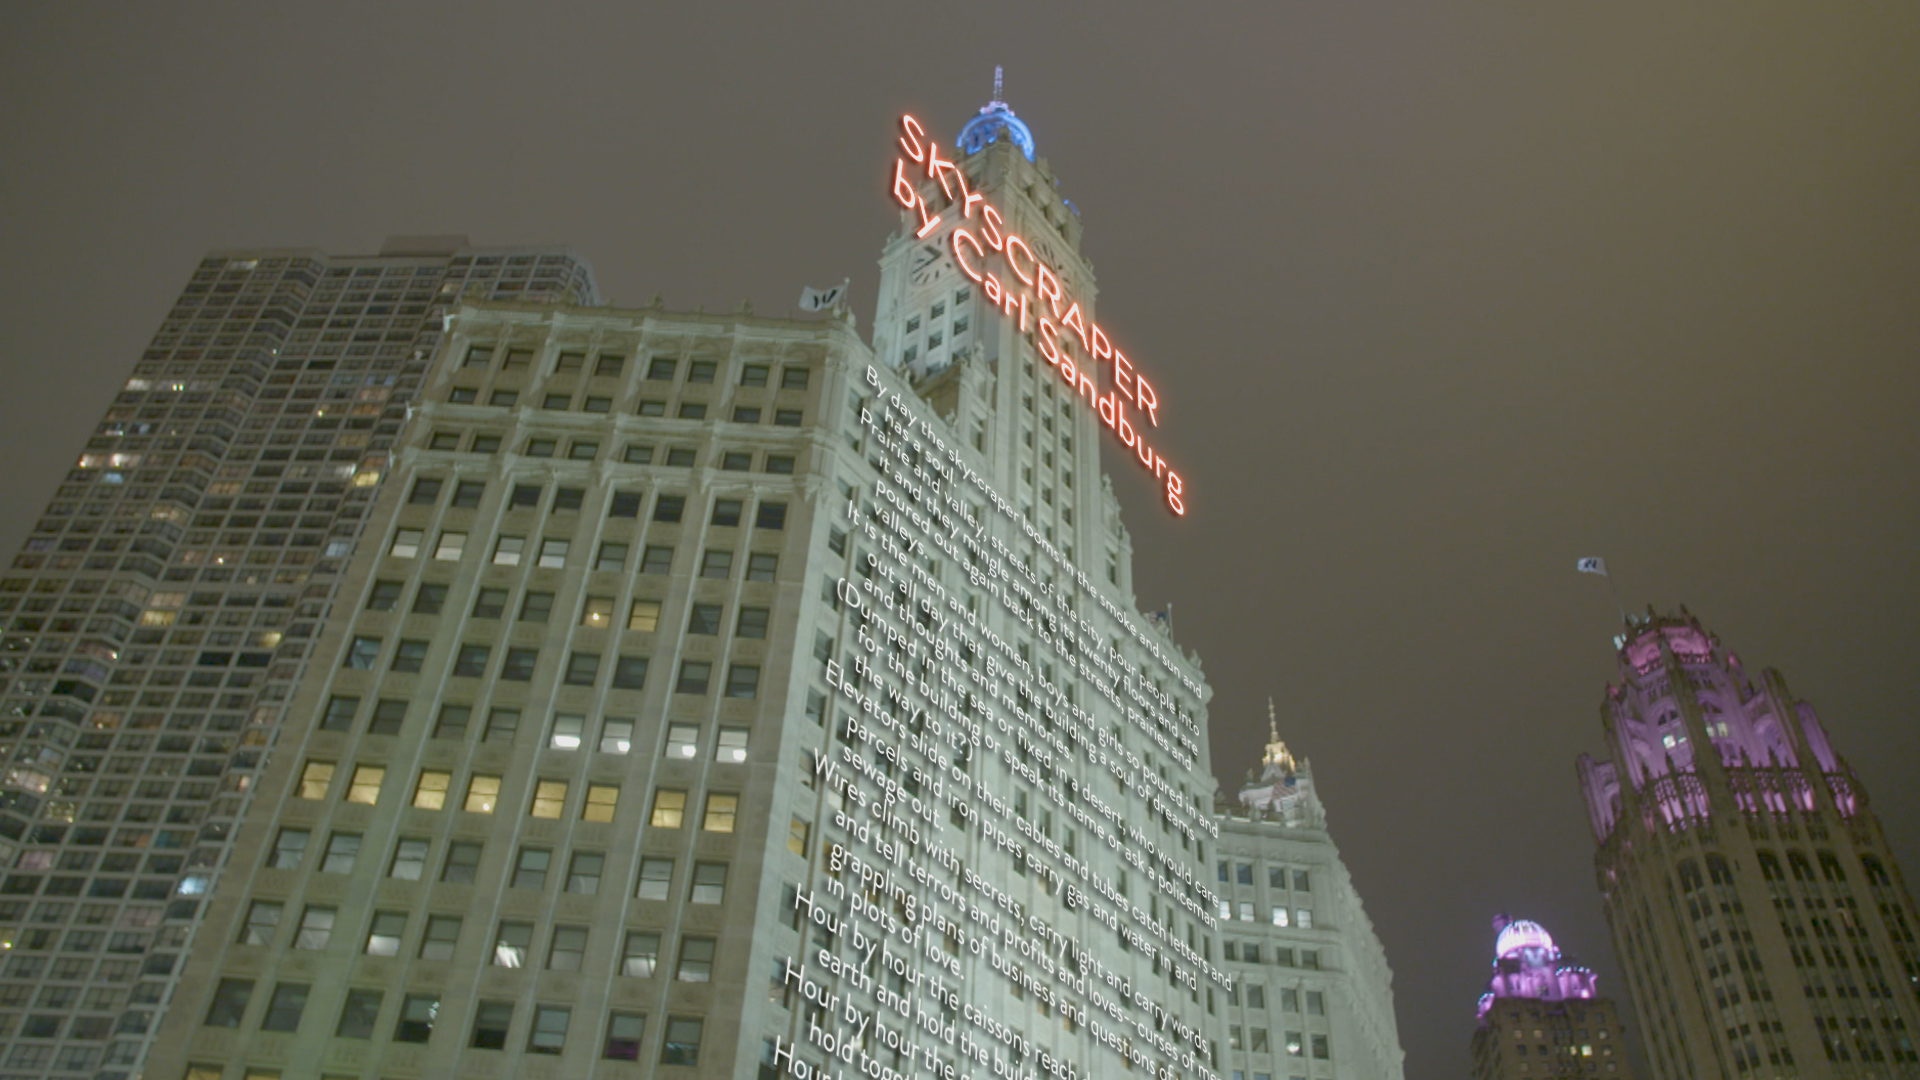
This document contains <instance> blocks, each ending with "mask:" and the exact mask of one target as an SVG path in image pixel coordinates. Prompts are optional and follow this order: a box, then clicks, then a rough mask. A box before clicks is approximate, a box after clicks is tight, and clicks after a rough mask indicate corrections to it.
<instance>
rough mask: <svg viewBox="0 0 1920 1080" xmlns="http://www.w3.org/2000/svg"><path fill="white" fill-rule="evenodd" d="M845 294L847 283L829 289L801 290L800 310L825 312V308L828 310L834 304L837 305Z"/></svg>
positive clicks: (810, 288)
mask: <svg viewBox="0 0 1920 1080" xmlns="http://www.w3.org/2000/svg"><path fill="white" fill-rule="evenodd" d="M846 294H847V283H846V282H844V281H843V282H841V283H840V284H838V285H835V286H834V287H833V288H831V289H815V288H812V287H808V288H805V289H801V290H800V310H801V311H825V310H826V309H827V308H830V307H832V306H834V305H835V304H838V303H839V302H840V298H841V297H843V296H845V295H846Z"/></svg>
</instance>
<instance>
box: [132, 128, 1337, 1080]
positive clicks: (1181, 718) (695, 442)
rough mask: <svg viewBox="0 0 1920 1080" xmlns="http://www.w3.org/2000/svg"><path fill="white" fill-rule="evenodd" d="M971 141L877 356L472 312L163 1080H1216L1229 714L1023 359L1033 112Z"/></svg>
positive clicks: (1082, 312)
mask: <svg viewBox="0 0 1920 1080" xmlns="http://www.w3.org/2000/svg"><path fill="white" fill-rule="evenodd" d="M956 141H957V144H958V150H959V153H955V152H954V151H953V150H949V149H946V147H947V146H948V145H950V144H948V143H945V142H942V141H939V140H935V139H933V138H932V137H931V136H928V135H926V129H925V128H924V127H921V126H920V125H919V124H918V122H917V121H912V120H910V119H909V120H908V121H903V127H902V132H901V147H902V150H901V153H902V155H903V157H902V163H901V166H900V172H898V173H896V175H895V176H894V178H893V179H894V181H895V183H894V184H893V191H894V195H895V198H896V199H901V200H903V201H902V205H903V207H905V208H906V213H905V214H904V215H903V229H902V232H901V233H900V234H899V235H896V236H895V237H894V238H893V239H892V240H891V241H889V243H888V244H887V246H886V248H885V250H884V252H883V254H882V257H881V267H882V276H881V286H880V299H879V311H880V315H879V319H878V321H877V323H876V326H875V329H874V346H873V348H872V349H871V350H870V349H869V348H868V346H867V345H866V344H865V343H863V342H862V341H861V340H860V338H859V337H858V336H857V335H856V334H855V333H854V330H853V327H852V321H851V319H850V318H845V317H829V318H826V319H825V320H818V321H790V320H785V319H768V318H758V317H753V316H750V315H746V314H740V315H734V316H707V315H696V314H686V313H670V312H666V311H662V310H659V309H657V308H650V309H615V308H589V307H576V306H568V305H531V304H524V303H507V302H492V303H473V304H468V305H465V306H463V307H461V308H460V310H459V311H458V312H457V313H456V314H455V316H454V318H453V321H452V327H451V332H450V334H449V335H448V336H447V337H446V338H445V339H444V340H443V341H442V342H441V343H440V346H439V349H438V351H437V352H436V354H435V357H434V361H433V363H432V365H431V367H430V370H429V372H428V374H427V377H426V380H425V385H424V389H423V392H422V393H421V395H420V397H419V400H418V404H417V407H416V410H415V414H414V417H413V421H412V423H411V424H409V425H408V426H407V427H406V428H405V430H404V431H403V432H402V434H401V436H400V440H401V445H400V446H399V448H398V450H397V453H396V456H395V464H394V467H393V473H392V476H391V477H390V482H389V483H388V485H387V486H386V487H385V488H384V490H383V491H382V493H381V495H380V498H379V501H378V504H377V507H376V508H375V510H374V511H373V513H372V514H371V516H370V518H369V524H368V527H367V532H366V537H365V541H364V542H363V543H362V544H361V546H360V547H359V549H358V550H357V551H356V553H355V554H354V557H353V560H352V563H351V568H350V569H349V570H348V572H347V578H346V582H345V584H344V585H343V586H342V589H341V591H340V594H339V600H338V602H337V603H336V604H335V606H334V611H333V615H332V617H331V618H329V619H328V621H327V623H326V626H325V629H324V631H323V632H322V635H321V639H320V644H319V645H318V655H319V656H320V657H321V658H322V662H320V663H318V664H316V665H314V666H313V667H312V669H311V670H310V672H309V674H308V677H307V678H305V679H304V680H302V682H301V683H300V686H299V689H298V690H297V691H296V692H295V694H294V696H293V700H292V704H291V707H290V709H289V715H290V720H289V722H288V723H287V724H286V726H285V728H284V730H283V731H282V734H281V736H280V740H279V742H278V744H277V746H276V748H275V753H274V755H273V758H272V760H271V761H270V763H269V765H268V768H267V769H266V772H265V774H264V775H263V776H262V778H261V780H260V782H259V785H258V793H257V795H256V798H255V803H254V806H255V812H254V813H252V814H250V815H249V817H248V820H247V823H246V824H245V826H244V827H243V828H242V829H241V832H240V837H239V839H238V841H237V844H236V847H235V853H234V856H233V866H232V869H231V871H230V872H229V873H227V874H226V875H225V876H224V877H223V878H222V880H221V881H220V883H219V884H218V885H217V886H216V888H215V893H214V898H213V899H212V901H211V902H210V904H209V910H208V914H207V917H206V929H205V931H204V933H203V934H202V938H201V945H200V946H199V947H197V948H196V949H195V951H194V954H193V956H192V958H191V959H190V961H189V964H188V972H189V978H188V980H187V983H186V984H185V985H183V987H182V989H181V991H180V993H179V994H178V995H177V996H176V998H175V1002H174V1005H173V1007H172V1008H171V1009H170V1010H169V1012H168V1015H167V1017H166V1020H165V1025H164V1029H163V1031H164V1035H163V1037H162V1039H161V1048H160V1049H159V1050H158V1051H157V1053H156V1056H155V1057H154V1058H153V1059H152V1063H151V1072H152V1074H153V1075H156V1076H160V1077H165V1078H166V1080H174V1078H175V1077H180V1076H186V1077H192V1078H193V1080H211V1078H214V1077H226V1078H230V1080H231V1078H237V1077H242V1076H255V1075H273V1074H276V1073H277V1074H279V1075H282V1076H285V1077H288V1078H291V1077H294V1076H303V1077H312V1076H324V1077H334V1076H342V1077H344V1076H363V1075H369V1074H370V1073H371V1071H372V1070H376V1069H377V1070H378V1073H379V1075H381V1076H383V1077H427V1076H463V1077H464V1076H533V1077H538V1076H555V1077H558V1076H578V1075H589V1074H591V1075H604V1076H619V1075H655V1074H658V1075H663V1076H674V1075H685V1076H695V1075H698V1076H716V1077H717V1076H729V1077H738V1076H752V1075H756V1074H758V1075H762V1076H772V1075H780V1074H792V1075H794V1076H796V1077H800V1078H802V1080H805V1078H808V1077H814V1076H823V1077H824V1076H829V1075H849V1076H851V1075H856V1074H864V1075H868V1076H875V1077H884V1076H889V1075H901V1076H919V1075H928V1076H938V1077H954V1076H967V1075H975V1076H988V1075H995V1074H1001V1075H1033V1076H1056V1077H1063V1078H1065V1077H1082V1076H1093V1075H1107V1074H1111V1073H1113V1072H1116V1071H1118V1070H1120V1069H1122V1068H1125V1067H1128V1066H1129V1064H1130V1065H1131V1066H1132V1067H1134V1068H1140V1069H1149V1068H1150V1069H1155V1070H1170V1071H1171V1072H1173V1073H1175V1074H1178V1075H1186V1076H1196V1077H1205V1076H1209V1075H1213V1071H1214V1070H1215V1069H1216V1068H1217V1067H1218V1063H1219V1061H1220V1058H1219V1050H1218V1047H1217V1046H1216V1045H1215V1041H1214V1034H1215V1030H1216V1027H1215V1020H1214V1018H1215V1017H1217V1016H1219V1015H1220V1009H1221V1008H1222V1007H1223V1003H1224V1001H1225V995H1226V993H1227V990H1228V987H1229V986H1230V985H1231V978H1230V976H1228V975H1227V974H1226V973H1225V972H1224V971H1223V970H1222V969H1220V968H1219V967H1218V966H1217V965H1216V963H1215V960H1216V957H1217V955H1218V954H1217V948H1216V943H1215V941H1214V938H1215V937H1216V936H1217V932H1218V917H1217V905H1218V897H1217V896H1216V895H1215V894H1214V893H1213V892H1212V890H1211V888H1210V887H1209V886H1210V882H1209V880H1208V875H1207V874H1206V873H1205V872H1204V871H1203V870H1202V868H1203V867H1205V866H1208V865H1210V853H1211V851H1212V850H1213V848H1214V846H1215V843H1216V840H1215V833H1216V832H1217V830H1218V825H1217V823H1216V822H1215V820H1214V817H1213V815H1212V813H1211V806H1212V804H1211V801H1210V797H1211V791H1212V787H1213V782H1212V780H1211V778H1210V777H1209V776H1208V775H1207V773H1206V770H1207V764H1206V758H1207V743H1206V726H1205V711H1204V710H1205V703H1206V699H1207V697H1208V690H1207V688H1206V686H1205V683H1204V681H1203V679H1202V677H1201V675H1200V672H1199V668H1198V664H1197V662H1196V661H1195V660H1193V659H1192V658H1191V657H1189V656H1187V655H1186V654H1185V653H1183V652H1182V651H1181V650H1180V649H1179V648H1178V647H1177V646H1175V645H1174V643H1173V642H1172V640H1171V639H1170V638H1168V637H1167V636H1166V635H1165V634H1164V633H1162V632H1161V631H1160V630H1158V629H1157V628H1155V627H1154V626H1152V625H1151V624H1150V623H1149V622H1148V621H1147V620H1146V619H1145V618H1144V617H1143V616H1141V615H1140V614H1139V613H1138V612H1137V610H1135V607H1134V604H1133V602H1132V598H1131V595H1130V591H1129V590H1130V571H1131V568H1130V565H1129V557H1128V543H1127V539H1126V533H1125V530H1124V529H1123V528H1122V526H1121V525H1120V522H1119V516H1118V506H1117V503H1116V501H1115V497H1114V495H1113V493H1112V489H1111V487H1110V486H1108V485H1106V484H1104V483H1103V482H1102V477H1101V474H1100V470H1099V456H1100V455H1099V448H1100V445H1101V440H1102V438H1103V436H1102V428H1103V427H1106V428H1108V430H1110V431H1117V430H1118V427H1119V425H1118V424H1117V423H1115V422H1114V421H1108V420H1106V419H1105V417H1106V416H1118V415H1120V413H1119V412H1118V410H1117V409H1116V408H1115V404H1114V401H1113V391H1108V393H1107V394H1106V395H1104V400H1105V403H1106V409H1105V412H1104V414H1103V412H1102V410H1101V408H1100V403H1099V401H1096V400H1095V398H1096V397H1097V396H1100V395H1097V394H1096V393H1095V392H1094V389H1095V388H1094V382H1093V381H1092V376H1095V375H1103V374H1104V373H1103V372H1101V371H1100V370H1099V368H1098V366H1097V365H1098V363H1099V361H1097V360H1096V359H1094V358H1093V357H1091V356H1088V357H1086V363H1085V365H1084V371H1085V373H1086V374H1087V375H1088V376H1089V379H1088V380H1086V381H1085V382H1084V385H1083V384H1082V382H1081V381H1080V380H1077V379H1076V380H1075V381H1074V382H1071V383H1069V382H1068V381H1067V378H1066V376H1064V375H1063V374H1062V367H1063V365H1062V364H1061V361H1060V360H1059V359H1058V357H1059V356H1060V355H1061V354H1062V352H1063V351H1064V350H1070V349H1071V348H1072V346H1071V345H1069V344H1067V343H1065V341H1064V339H1063V338H1061V337H1059V336H1058V335H1057V331H1058V327H1057V326H1054V325H1053V324H1052V323H1049V324H1047V325H1048V326H1052V327H1053V328H1054V330H1055V331H1056V337H1055V338H1054V339H1052V340H1049V341H1048V342H1047V346H1046V348H1045V349H1042V348H1041V347H1040V345H1039V344H1038V343H1037V341H1036V338H1037V337H1038V336H1039V335H1041V334H1042V333H1043V332H1044V331H1043V329H1042V327H1041V325H1040V323H1039V313H1040V311H1041V308H1040V305H1043V304H1044V305H1045V310H1046V311H1047V312H1048V313H1049V314H1058V313H1060V312H1062V310H1063V309H1064V310H1065V311H1066V312H1067V313H1070V314H1071V315H1072V320H1073V322H1077V323H1078V330H1080V331H1085V332H1086V333H1087V334H1088V335H1089V337H1091V336H1093V335H1092V331H1091V330H1089V329H1088V328H1089V327H1091V326H1092V325H1093V323H1092V314H1093V309H1092V296H1091V292H1090V282H1091V280H1092V278H1091V272H1090V270H1089V269H1088V267H1087V266H1086V264H1085V263H1084V262H1083V261H1082V260H1081V258H1080V256H1079V254H1078V239H1079V228H1078V218H1077V216H1076V215H1075V214H1074V213H1073V212H1072V210H1071V207H1070V206H1069V205H1068V204H1066V203H1065V201H1064V200H1063V199H1062V198H1061V197H1060V196H1059V194H1058V192H1057V189H1056V186H1055V183H1054V179H1053V176H1052V174H1051V172H1050V171H1049V170H1048V169H1047V167H1046V165H1045V163H1044V162H1043V161H1040V160H1038V159H1036V158H1034V156H1033V140H1032V137H1031V134H1030V133H1029V132H1028V131H1027V129H1026V128H1025V126H1024V124H1022V123H1021V122H1020V121H1019V120H1018V119H1017V118H1016V117H1014V115H1013V113H1012V111H1011V110H1010V109H1008V108H1007V107H1006V105H1005V104H1004V103H1002V102H998V101H995V102H993V103H991V104H990V105H989V106H988V107H987V108H986V109H983V110H982V111H981V114H980V115H979V116H978V117H976V118H975V119H974V120H973V122H972V123H970V124H969V125H968V126H967V128H966V129H965V130H964V131H963V132H962V133H961V135H960V137H959V139H958V140H956ZM949 155H950V156H952V157H953V158H954V159H955V160H954V161H947V160H946V158H947V157H948V156H949ZM936 162H938V163H939V164H936ZM969 195H970V196H972V198H967V197H966V196H969ZM982 203H984V205H985V206H986V207H991V208H993V209H994V215H993V217H995V218H997V219H998V223H999V224H998V230H999V231H998V233H997V234H995V235H997V237H998V238H999V239H1000V241H1001V245H1000V246H993V250H994V251H995V252H996V254H995V255H992V256H989V255H987V254H985V251H984V249H970V248H967V247H965V244H966V241H965V240H959V239H955V238H954V230H958V229H964V228H967V227H968V226H967V225H966V224H965V223H967V222H969V221H972V222H974V223H975V225H974V226H973V227H976V228H977V227H978V222H979V221H980V220H983V219H985V218H986V217H987V215H986V210H985V209H983V207H982ZM934 217H937V218H939V219H940V220H941V221H942V222H944V225H935V226H929V225H927V220H928V219H929V218H934ZM943 230H944V231H943ZM982 235H986V234H984V233H983V234H982ZM988 245H989V246H992V241H988ZM1002 251H1007V252H1008V253H1009V254H1011V252H1012V251H1021V252H1024V253H1025V254H1024V255H1023V256H1021V261H1020V262H1019V263H1017V264H1015V265H1008V264H1007V262H1005V261H996V260H997V259H999V255H998V254H997V253H999V252H1002ZM969 254H970V255H971V260H969V258H968V256H969ZM1035 260H1038V261H1035ZM1043 268H1044V271H1043ZM976 275H978V276H976ZM989 276H992V277H993V280H994V282H995V284H994V285H992V286H989V285H987V284H986V281H987V278H988V277H989ZM1016 279H1019V280H1021V281H1027V280H1029V279H1032V280H1034V281H1035V282H1044V283H1046V286H1047V287H1046V288H1042V287H1041V285H1039V284H1037V283H1036V284H1035V286H1034V289H1035V291H1034V292H1032V293H1028V292H1020V291H1019V286H1018V285H1016V284H1015V282H1016ZM1016 292H1019V296H1018V302H1017V303H1015V302H1010V301H1009V300H1008V298H1009V297H1012V296H1013V295H1014V294H1015V293H1016ZM1063 293H1064V294H1065V295H1067V296H1071V297H1072V298H1073V299H1072V301H1071V303H1072V304H1073V306H1072V307H1066V302H1065V301H1064V300H1063ZM1060 318H1061V319H1062V320H1063V321H1066V316H1065V315H1060ZM1073 322H1068V323H1067V324H1068V325H1073ZM1101 340H1103V342H1104V339H1101ZM1109 347H1110V343H1109ZM1049 350H1050V351H1049ZM1102 382H1103V384H1104V382H1105V380H1104V379H1103V380H1102ZM1129 385H1130V386H1131V387H1133V389H1132V390H1130V391H1129V394H1130V397H1129V399H1128V400H1129V401H1130V402H1131V404H1130V405H1129V406H1128V408H1129V409H1132V410H1137V409H1141V408H1147V407H1148V406H1145V405H1142V404H1141V402H1142V400H1146V401H1149V402H1150V401H1151V400H1152V398H1151V396H1150V394H1149V393H1148V392H1146V391H1141V390H1139V389H1138V387H1139V385H1140V384H1139V383H1138V382H1137V381H1136V382H1131V383H1129ZM1103 388H1104V387H1103ZM1128 430H1129V431H1133V430H1134V429H1132V428H1131V427H1129V428H1128ZM1139 435H1140V433H1139V432H1137V431H1134V439H1133V440H1132V441H1131V442H1129V443H1128V445H1127V448H1126V450H1125V453H1126V454H1127V455H1128V457H1127V458H1123V459H1122V460H1138V461H1141V462H1142V463H1143V464H1141V465H1139V466H1136V467H1146V468H1152V467H1153V466H1152V464H1151V462H1152V460H1153V457H1152V454H1151V453H1149V454H1147V455H1146V456H1145V457H1141V456H1140V455H1141V451H1140V450H1138V449H1136V448H1135V444H1136V443H1139V442H1141V441H1142V440H1141V439H1140V437H1139ZM1115 437H1118V436H1115ZM1164 468H1165V466H1164V463H1163V464H1162V469H1163V470H1164ZM1169 490H1170V492H1172V493H1173V494H1177V481H1175V482H1174V484H1173V486H1172V487H1170V489H1169ZM1312 1075H1314V1076H1326V1075H1330V1074H1329V1073H1328V1072H1327V1071H1326V1070H1325V1068H1324V1067H1323V1068H1319V1069H1318V1070H1317V1071H1313V1072H1312Z"/></svg>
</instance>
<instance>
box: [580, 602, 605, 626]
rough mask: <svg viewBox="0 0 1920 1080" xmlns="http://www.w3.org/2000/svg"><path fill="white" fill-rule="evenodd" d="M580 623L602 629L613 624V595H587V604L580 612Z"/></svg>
mask: <svg viewBox="0 0 1920 1080" xmlns="http://www.w3.org/2000/svg"><path fill="white" fill-rule="evenodd" d="M580 625H581V626H591V627H593V628H594V629H596V630H604V629H606V628H607V627H609V626H612V625H613V597H611V596H589V597H587V606H586V608H585V609H584V610H582V611H581V613H580Z"/></svg>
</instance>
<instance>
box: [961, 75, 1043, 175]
mask: <svg viewBox="0 0 1920 1080" xmlns="http://www.w3.org/2000/svg"><path fill="white" fill-rule="evenodd" d="M1002 135H1005V136H1006V137H1007V140H1008V141H1009V142H1011V143H1013V145H1015V146H1017V147H1019V148H1020V152H1021V153H1022V154H1025V155H1026V158H1027V160H1028V161H1032V160H1033V132H1031V131H1029V130H1027V125H1026V124H1025V123H1023V122H1022V121H1021V119H1020V118H1019V117H1017V116H1015V115H1013V110H1012V109H1011V108H1009V107H1008V106H1007V103H1006V102H1004V101H1002V100H1000V69H999V68H994V69H993V100H992V101H989V102H987V103H986V104H985V105H984V106H982V107H981V109H980V115H978V116H976V117H974V118H973V119H971V120H969V121H967V125H966V126H965V127H963V128H961V129H960V137H959V138H958V139H955V140H954V145H955V146H958V147H959V148H960V152H961V153H963V154H977V153H979V152H980V151H981V150H983V149H985V148H986V146H987V144H988V143H991V142H993V141H994V140H996V139H998V138H1000V137H1001V136H1002Z"/></svg>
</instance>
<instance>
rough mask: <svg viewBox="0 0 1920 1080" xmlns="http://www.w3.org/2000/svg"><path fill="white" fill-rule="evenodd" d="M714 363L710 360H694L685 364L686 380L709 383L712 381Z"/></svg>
mask: <svg viewBox="0 0 1920 1080" xmlns="http://www.w3.org/2000/svg"><path fill="white" fill-rule="evenodd" d="M714 368H715V363H714V361H712V360H695V361H694V362H693V363H691V364H688V365H687V381H688V382H690V383H710V382H712V381H713V372H714Z"/></svg>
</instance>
